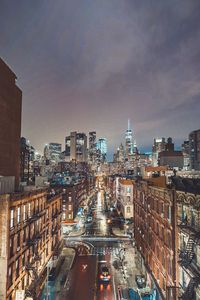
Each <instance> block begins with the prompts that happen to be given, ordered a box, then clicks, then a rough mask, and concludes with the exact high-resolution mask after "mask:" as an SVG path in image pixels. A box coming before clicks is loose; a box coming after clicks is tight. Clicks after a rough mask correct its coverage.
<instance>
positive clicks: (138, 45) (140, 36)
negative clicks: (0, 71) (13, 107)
mask: <svg viewBox="0 0 200 300" xmlns="http://www.w3.org/2000/svg"><path fill="white" fill-rule="evenodd" d="M199 16H200V1H199V0H168V1H166V0H159V1H158V0H148V1H145V0H84V1H83V0H56V1H55V0H18V1H16V0H0V56H1V57H2V58H3V59H4V60H5V61H6V62H7V63H8V65H9V66H10V67H11V69H12V70H13V71H14V72H15V73H16V75H17V77H18V81H17V83H18V85H19V87H20V88H21V89H22V91H23V112H22V135H23V136H25V137H27V138H28V139H29V140H30V141H31V143H32V145H33V146H35V148H37V149H38V150H42V149H43V146H44V144H45V143H48V142H61V143H63V144H64V137H65V136H66V135H68V134H69V132H70V131H75V130H76V131H83V132H86V133H87V132H88V131H90V130H96V131H97V135H98V137H106V138H107V139H108V146H109V152H110V153H111V152H112V151H113V150H114V149H115V148H116V147H117V145H118V144H119V143H120V142H121V141H123V139H124V133H125V130H126V128H127V121H128V118H129V119H130V121H131V126H132V129H133V131H134V133H135V137H136V141H137V145H138V147H139V148H140V149H145V150H147V149H151V145H152V141H153V138H154V137H161V136H165V137H168V136H172V138H173V139H174V140H175V141H176V144H177V146H179V144H180V143H181V142H182V141H183V140H184V139H187V137H188V133H189V132H190V131H192V130H195V129H199V128H200V117H199V116H200V17H199Z"/></svg>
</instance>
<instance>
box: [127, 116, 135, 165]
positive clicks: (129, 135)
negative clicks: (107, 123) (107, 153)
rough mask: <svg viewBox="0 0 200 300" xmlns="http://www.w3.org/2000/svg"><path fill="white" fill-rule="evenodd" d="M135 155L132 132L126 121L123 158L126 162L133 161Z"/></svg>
mask: <svg viewBox="0 0 200 300" xmlns="http://www.w3.org/2000/svg"><path fill="white" fill-rule="evenodd" d="M136 153H137V146H136V141H135V139H134V137H133V132H132V130H131V128H130V120H128V129H127V130H126V133H125V157H126V160H130V161H131V160H134V156H135V154H136Z"/></svg>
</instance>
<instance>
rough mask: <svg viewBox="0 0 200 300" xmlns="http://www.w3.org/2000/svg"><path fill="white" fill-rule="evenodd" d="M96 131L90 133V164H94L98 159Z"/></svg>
mask: <svg viewBox="0 0 200 300" xmlns="http://www.w3.org/2000/svg"><path fill="white" fill-rule="evenodd" d="M96 137H97V134H96V131H90V132H89V153H88V154H89V157H88V158H89V162H91V163H94V162H95V157H96Z"/></svg>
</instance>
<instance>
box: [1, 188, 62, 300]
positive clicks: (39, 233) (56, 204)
mask: <svg viewBox="0 0 200 300" xmlns="http://www.w3.org/2000/svg"><path fill="white" fill-rule="evenodd" d="M61 214H62V197H61V195H60V194H58V195H55V193H48V191H47V190H35V191H31V192H29V193H23V194H20V193H16V194H10V195H9V194H6V195H1V196H0V269H1V270H4V272H1V273H0V299H2V300H14V299H16V294H17V293H18V292H20V293H24V295H26V296H27V297H28V296H29V297H32V298H33V299H34V300H36V299H38V297H39V294H40V289H41V287H42V286H43V284H44V281H45V280H46V275H47V263H48V261H49V259H50V258H51V257H52V256H53V255H54V256H56V255H58V251H59V247H60V245H61V244H60V242H61Z"/></svg>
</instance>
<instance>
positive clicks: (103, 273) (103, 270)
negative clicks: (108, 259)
mask: <svg viewBox="0 0 200 300" xmlns="http://www.w3.org/2000/svg"><path fill="white" fill-rule="evenodd" d="M99 269H100V270H99V281H100V282H104V283H108V282H110V277H111V276H110V272H109V269H108V267H107V266H106V265H101V266H100V268H99Z"/></svg>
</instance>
